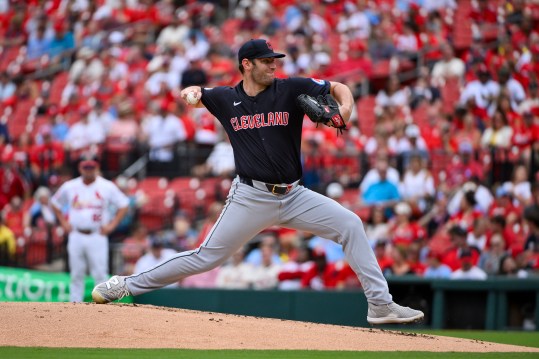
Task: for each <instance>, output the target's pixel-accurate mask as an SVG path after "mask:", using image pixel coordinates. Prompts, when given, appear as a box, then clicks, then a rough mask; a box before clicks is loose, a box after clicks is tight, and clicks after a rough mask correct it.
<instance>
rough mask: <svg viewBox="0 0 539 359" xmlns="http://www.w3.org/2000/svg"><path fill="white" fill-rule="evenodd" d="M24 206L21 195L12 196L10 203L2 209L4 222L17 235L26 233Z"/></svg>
mask: <svg viewBox="0 0 539 359" xmlns="http://www.w3.org/2000/svg"><path fill="white" fill-rule="evenodd" d="M24 214H25V213H24V208H23V202H22V199H21V198H20V197H17V196H15V197H12V198H11V200H10V201H9V203H8V204H7V205H6V206H5V207H4V209H2V212H1V215H2V216H3V217H4V224H5V225H6V226H7V227H8V228H9V229H11V230H12V231H13V233H14V234H15V237H21V236H22V235H23V234H24Z"/></svg>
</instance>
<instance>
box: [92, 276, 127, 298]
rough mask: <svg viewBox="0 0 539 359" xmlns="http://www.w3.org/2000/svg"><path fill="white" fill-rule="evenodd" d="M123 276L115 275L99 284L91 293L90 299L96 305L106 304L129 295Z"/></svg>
mask: <svg viewBox="0 0 539 359" xmlns="http://www.w3.org/2000/svg"><path fill="white" fill-rule="evenodd" d="M125 278H127V277H125V276H119V275H115V276H113V277H112V278H110V279H109V280H108V281H106V282H103V283H100V284H98V285H96V286H95V287H94V290H93V291H92V299H93V300H94V302H96V303H97V304H107V303H110V302H113V301H115V300H118V299H122V298H124V297H127V296H129V295H131V292H129V289H128V288H127V285H126V283H125Z"/></svg>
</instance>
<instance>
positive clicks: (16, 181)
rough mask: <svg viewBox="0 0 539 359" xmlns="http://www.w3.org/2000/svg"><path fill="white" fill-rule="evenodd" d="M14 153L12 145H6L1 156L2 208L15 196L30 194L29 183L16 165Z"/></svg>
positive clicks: (0, 194)
mask: <svg viewBox="0 0 539 359" xmlns="http://www.w3.org/2000/svg"><path fill="white" fill-rule="evenodd" d="M13 154H14V152H13V149H12V147H11V146H6V147H5V148H4V151H3V153H2V155H1V158H0V210H2V209H3V208H4V206H6V205H7V204H8V203H9V201H10V200H11V199H12V198H13V197H20V198H26V197H27V194H28V186H27V183H26V181H25V179H24V177H23V176H22V174H21V173H20V172H19V171H18V170H17V169H16V167H15V162H14V158H13Z"/></svg>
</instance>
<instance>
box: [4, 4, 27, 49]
mask: <svg viewBox="0 0 539 359" xmlns="http://www.w3.org/2000/svg"><path fill="white" fill-rule="evenodd" d="M24 22H25V14H24V13H23V12H17V13H15V14H13V16H12V17H11V19H10V20H9V24H8V25H7V29H6V31H5V33H4V34H3V38H2V39H0V45H2V46H3V47H8V48H9V47H20V46H23V45H24V43H25V42H26V40H27V38H28V36H27V34H26V31H25V29H24Z"/></svg>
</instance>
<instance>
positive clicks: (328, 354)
mask: <svg viewBox="0 0 539 359" xmlns="http://www.w3.org/2000/svg"><path fill="white" fill-rule="evenodd" d="M414 332H418V333H423V334H432V335H443V336H449V337H457V338H467V339H476V340H482V341H488V342H496V343H503V344H513V345H523V346H529V347H536V348H539V332H495V331H466V330H421V331H414ZM388 345H389V346H390V345H391V343H388ZM0 358H6V359H73V358H77V359H78V358H81V359H98V358H99V359H101V358H114V359H172V358H180V359H183V358H186V359H187V358H188V359H281V358H282V359H336V358H337V359H351V358H358V359H365V358H376V359H380V358H383V359H386V358H389V359H416V358H417V359H430V358H436V359H438V358H440V359H446V358H447V359H502V358H503V359H505V358H521V359H532V358H534V359H535V358H539V353H431V352H351V351H308V350H184V349H94V348H92V349H78V348H76V349H75V348H19V347H0Z"/></svg>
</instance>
